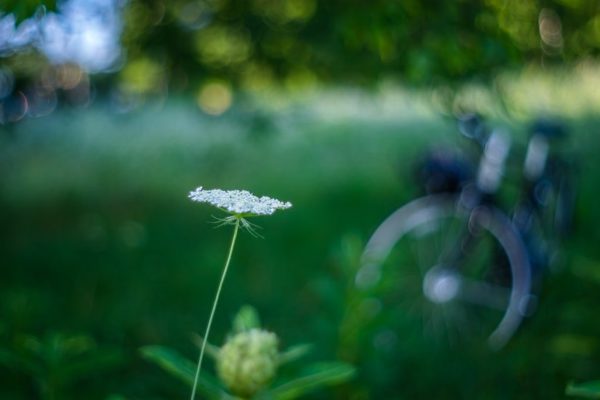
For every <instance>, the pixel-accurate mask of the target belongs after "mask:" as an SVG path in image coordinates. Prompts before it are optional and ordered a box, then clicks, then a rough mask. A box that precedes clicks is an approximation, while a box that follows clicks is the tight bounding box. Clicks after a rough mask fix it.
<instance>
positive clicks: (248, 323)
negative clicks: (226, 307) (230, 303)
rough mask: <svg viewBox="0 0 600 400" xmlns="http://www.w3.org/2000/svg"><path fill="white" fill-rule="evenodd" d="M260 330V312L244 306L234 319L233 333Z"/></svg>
mask: <svg viewBox="0 0 600 400" xmlns="http://www.w3.org/2000/svg"><path fill="white" fill-rule="evenodd" d="M255 328H256V329H258V328H260V318H259V316H258V312H257V311H256V309H255V308H254V307H252V306H243V307H242V308H241V309H240V311H238V313H237V314H236V316H235V317H234V318H233V332H235V333H240V332H245V331H249V330H250V329H255Z"/></svg>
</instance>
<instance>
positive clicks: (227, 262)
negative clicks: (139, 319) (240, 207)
mask: <svg viewBox="0 0 600 400" xmlns="http://www.w3.org/2000/svg"><path fill="white" fill-rule="evenodd" d="M239 227H240V219H239V218H236V220H235V226H234V228H233V237H232V238H231V244H230V245H229V254H227V261H225V267H223V273H222V274H221V281H220V282H219V287H218V288H217V294H216V295H215V300H214V301H213V305H212V310H211V311H210V316H209V317H208V323H207V324H206V332H205V333H204V339H203V340H202V347H201V348H200V357H199V358H198V366H197V367H196V376H195V377H194V386H193V387H192V397H191V400H194V397H195V396H196V387H197V386H198V378H199V377H200V367H201V366H202V359H203V358H204V349H205V348H206V343H207V341H208V334H209V333H210V327H211V325H212V321H213V317H214V316H215V310H216V309H217V303H218V302H219V296H220V295H221V288H223V282H225V276H226V275H227V269H228V268H229V262H230V261H231V255H232V254H233V246H234V245H235V240H236V238H237V233H238V230H239Z"/></svg>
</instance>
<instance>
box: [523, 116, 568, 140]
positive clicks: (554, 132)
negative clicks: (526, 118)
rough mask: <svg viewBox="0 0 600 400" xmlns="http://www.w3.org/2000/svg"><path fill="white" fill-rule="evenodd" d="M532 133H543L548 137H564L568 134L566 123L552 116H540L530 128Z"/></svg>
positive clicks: (542, 134)
mask: <svg viewBox="0 0 600 400" xmlns="http://www.w3.org/2000/svg"><path fill="white" fill-rule="evenodd" d="M529 131H530V132H531V135H532V136H534V135H541V136H544V137H545V138H547V139H562V138H564V137H566V136H567V129H566V128H565V125H564V124H563V123H562V122H561V121H559V120H557V119H552V118H538V119H537V120H535V121H534V122H533V123H532V124H531V127H530V128H529Z"/></svg>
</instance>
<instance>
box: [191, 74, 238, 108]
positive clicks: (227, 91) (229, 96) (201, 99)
mask: <svg viewBox="0 0 600 400" xmlns="http://www.w3.org/2000/svg"><path fill="white" fill-rule="evenodd" d="M197 102H198V106H199V107H200V108H201V109H202V111H204V112H205V113H207V114H211V115H221V114H223V113H224V112H225V111H227V110H228V109H229V107H231V103H232V102H233V93H232V92H231V87H230V86H229V85H228V84H226V83H223V82H210V83H207V84H205V85H204V86H202V87H201V88H200V91H199V92H198V97H197Z"/></svg>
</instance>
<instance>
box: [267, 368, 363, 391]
mask: <svg viewBox="0 0 600 400" xmlns="http://www.w3.org/2000/svg"><path fill="white" fill-rule="evenodd" d="M354 372H355V369H354V367H353V366H351V365H349V364H345V363H341V362H329V363H318V364H313V365H312V366H310V367H309V368H307V369H306V370H304V372H303V373H302V374H301V376H299V377H297V378H295V379H292V380H291V381H288V382H286V383H284V384H281V385H279V386H277V387H274V388H272V389H270V390H268V391H266V392H265V393H264V395H265V397H267V398H268V397H272V398H274V399H277V400H287V399H295V398H298V397H300V396H302V395H303V394H305V393H307V392H309V391H311V390H315V389H318V388H320V387H323V386H326V385H335V384H338V383H342V382H344V381H347V380H348V379H350V378H352V376H353V375H354Z"/></svg>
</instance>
